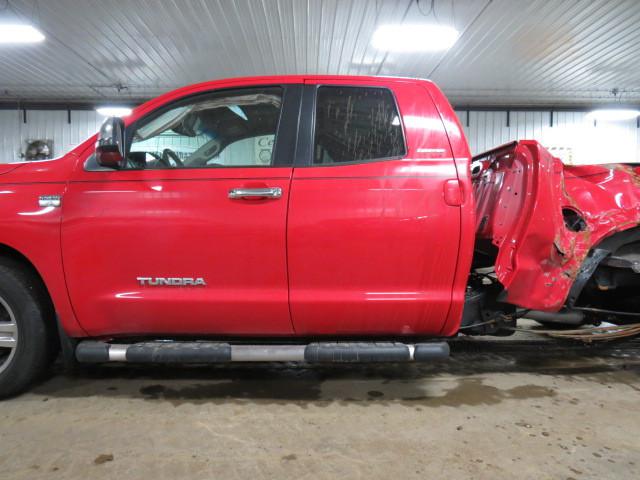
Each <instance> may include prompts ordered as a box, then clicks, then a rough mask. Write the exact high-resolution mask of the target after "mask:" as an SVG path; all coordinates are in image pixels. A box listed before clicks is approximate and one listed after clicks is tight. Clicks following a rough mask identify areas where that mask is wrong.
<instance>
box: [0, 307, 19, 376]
mask: <svg viewBox="0 0 640 480" xmlns="http://www.w3.org/2000/svg"><path fill="white" fill-rule="evenodd" d="M17 347H18V324H17V323H16V316H15V315H14V314H13V310H11V307H9V304H7V302H6V301H5V300H4V298H2V297H0V373H2V372H3V371H4V370H5V369H6V368H7V367H8V366H9V365H10V364H11V360H13V356H14V355H15V354H16V348H17Z"/></svg>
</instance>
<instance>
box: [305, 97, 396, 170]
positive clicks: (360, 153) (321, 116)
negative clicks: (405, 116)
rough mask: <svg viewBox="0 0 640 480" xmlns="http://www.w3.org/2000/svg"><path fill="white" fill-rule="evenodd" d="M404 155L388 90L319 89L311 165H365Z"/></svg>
mask: <svg viewBox="0 0 640 480" xmlns="http://www.w3.org/2000/svg"><path fill="white" fill-rule="evenodd" d="M403 155H405V146H404V138H403V135H402V126H401V125H400V115H399V113H398V109H397V107H396V103H395V101H394V98H393V95H392V94H391V92H390V91H389V90H387V89H386V88H373V87H320V88H319V89H318V95H317V100H316V126H315V145H314V155H313V163H314V164H316V165H318V164H332V163H344V162H366V161H372V160H380V159H384V158H392V157H401V156H403Z"/></svg>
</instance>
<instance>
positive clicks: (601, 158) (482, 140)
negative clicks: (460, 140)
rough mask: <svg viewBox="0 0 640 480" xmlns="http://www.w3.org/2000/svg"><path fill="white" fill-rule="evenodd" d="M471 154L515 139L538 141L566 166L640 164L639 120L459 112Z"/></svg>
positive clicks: (574, 114) (575, 114) (570, 114)
mask: <svg viewBox="0 0 640 480" xmlns="http://www.w3.org/2000/svg"><path fill="white" fill-rule="evenodd" d="M456 113H457V114H458V117H459V118H460V122H461V123H462V125H463V127H464V130H465V134H466V135H467V139H468V141H469V145H470V147H471V151H472V153H474V154H476V153H481V152H483V151H485V150H489V149H490V148H493V147H496V146H498V145H501V144H503V143H507V142H510V141H512V140H525V139H526V140H538V141H539V142H540V143H542V144H543V145H544V146H545V147H547V148H548V149H550V150H551V151H552V152H553V153H554V154H555V155H557V156H558V157H560V158H562V159H563V161H565V162H566V163H574V164H586V163H615V162H640V129H638V128H637V124H636V120H630V121H625V122H615V123H603V122H598V123H597V124H596V125H594V123H593V121H590V120H588V119H587V118H586V113H584V112H554V113H553V126H552V125H551V114H550V112H548V111H546V112H543V111H540V112H510V114H509V119H508V125H507V112H504V111H502V112H486V111H473V110H472V111H470V112H469V113H468V115H469V117H468V121H467V112H466V111H457V112H456Z"/></svg>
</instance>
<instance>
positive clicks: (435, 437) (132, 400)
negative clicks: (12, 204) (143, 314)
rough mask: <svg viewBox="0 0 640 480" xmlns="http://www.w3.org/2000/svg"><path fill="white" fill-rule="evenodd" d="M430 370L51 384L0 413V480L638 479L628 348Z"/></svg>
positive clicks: (197, 372)
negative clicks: (147, 479) (274, 479)
mask: <svg viewBox="0 0 640 480" xmlns="http://www.w3.org/2000/svg"><path fill="white" fill-rule="evenodd" d="M555 345H557V344H554V343H550V342H548V341H545V342H540V341H529V340H527V339H524V340H523V339H518V338H516V339H506V340H488V341H486V340H470V341H463V342H457V343H455V344H454V345H453V347H452V349H453V352H452V355H453V356H452V359H451V360H450V361H449V362H447V363H445V364H441V365H438V366H424V365H423V366H417V365H388V366H359V367H332V368H325V367H322V368H310V367H306V368H305V367H299V366H290V365H264V366H259V365H253V366H233V367H221V368H217V367H216V368H198V369H194V368H189V369H186V368H182V369H178V368H171V369H163V368H160V367H140V366H138V367H135V366H133V367H121V366H103V367H99V368H92V369H91V370H87V371H83V372H82V373H80V374H79V375H77V376H75V377H73V378H72V377H68V376H65V375H64V374H63V373H62V372H61V371H60V369H57V370H58V371H57V372H54V373H53V374H52V376H51V377H50V378H49V379H48V380H46V381H45V382H43V383H42V384H40V385H38V386H36V387H35V388H34V389H33V390H32V392H31V393H28V394H25V395H23V396H21V397H18V398H15V399H12V400H8V401H5V402H2V404H1V406H0V418H1V421H0V478H3V479H17V478H24V479H35V478H46V479H57V478H64V479H75V478H78V479H80V478H82V479H85V478H91V479H100V478H115V477H119V478H126V479H132V478H152V479H154V480H160V479H164V478H171V479H177V478H179V479H187V478H188V479H200V478H202V479H213V478H225V479H229V480H230V479H236V478H251V479H252V480H258V479H263V478H296V479H305V478H306V479H325V478H326V479H335V478H345V479H351V478H366V479H377V478H384V479H388V478H392V479H395V478H403V479H404V478H448V479H456V478H465V479H467V478H487V479H500V478H505V479H514V478H518V479H527V478H530V479H536V480H539V479H544V478H553V479H576V480H580V479H587V478H598V479H600V478H615V479H626V478H629V479H637V478H640V382H639V379H640V377H639V374H640V341H634V342H627V343H625V344H618V345H614V346H610V347H607V348H605V349H593V348H584V347H574V346H566V347H560V348H559V347H557V346H555Z"/></svg>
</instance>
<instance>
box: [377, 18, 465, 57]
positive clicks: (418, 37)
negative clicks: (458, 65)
mask: <svg viewBox="0 0 640 480" xmlns="http://www.w3.org/2000/svg"><path fill="white" fill-rule="evenodd" d="M457 40H458V31H457V30H456V29H455V28H453V27H448V26H446V25H433V24H425V25H419V24H413V25H382V26H380V27H378V29H377V30H376V31H375V33H374V34H373V38H372V39H371V44H372V45H373V46H374V47H375V48H377V49H379V50H385V51H387V52H436V51H438V50H447V49H448V48H450V47H451V46H452V45H453V44H454V43H456V41H457Z"/></svg>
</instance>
